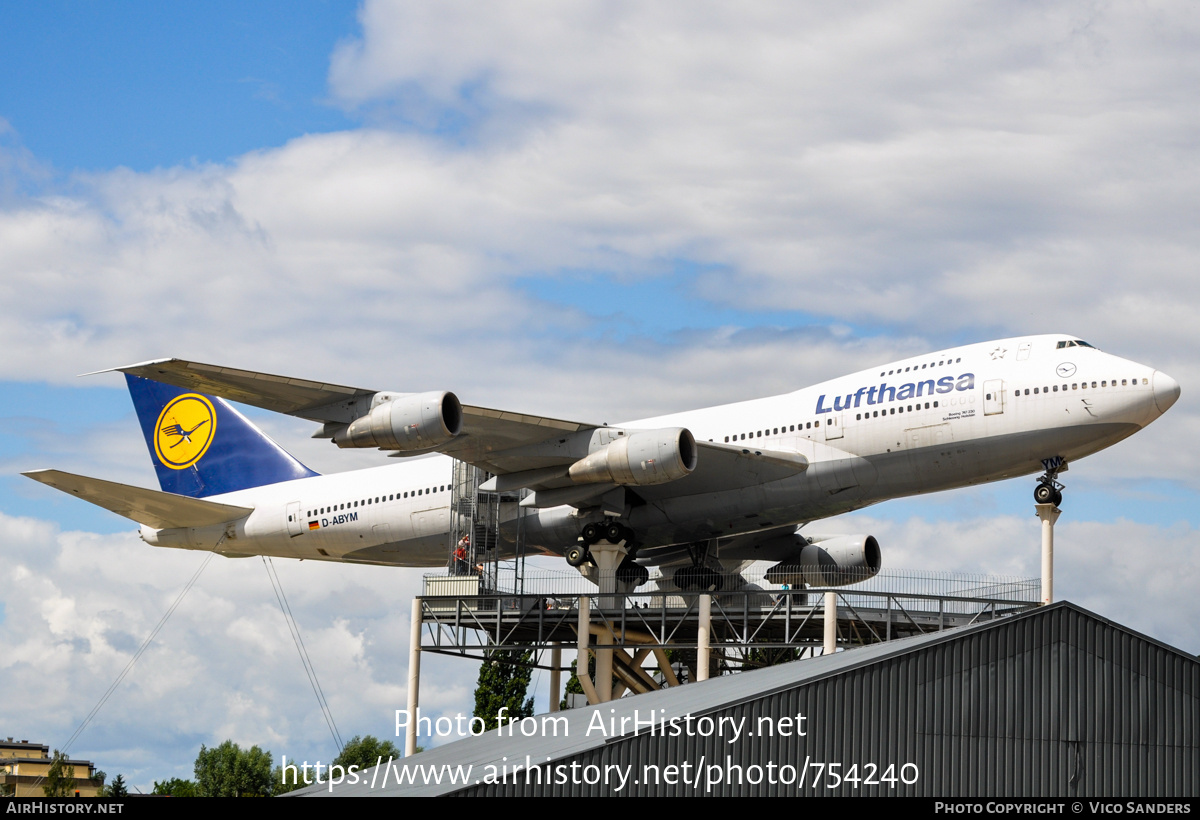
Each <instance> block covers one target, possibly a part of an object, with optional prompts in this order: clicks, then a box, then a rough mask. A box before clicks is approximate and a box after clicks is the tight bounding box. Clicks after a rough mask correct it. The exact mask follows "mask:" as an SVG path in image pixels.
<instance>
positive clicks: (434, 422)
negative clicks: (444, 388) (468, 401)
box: [333, 392, 463, 452]
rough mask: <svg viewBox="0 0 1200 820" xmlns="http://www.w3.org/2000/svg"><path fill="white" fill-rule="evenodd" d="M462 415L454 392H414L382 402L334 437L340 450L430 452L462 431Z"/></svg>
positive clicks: (460, 406)
mask: <svg viewBox="0 0 1200 820" xmlns="http://www.w3.org/2000/svg"><path fill="white" fill-rule="evenodd" d="M462 424H463V412H462V405H461V404H460V403H459V401H458V397H457V396H455V395H454V394H453V393H447V392H442V393H414V394H412V395H409V396H399V397H397V398H394V399H390V400H388V401H385V402H382V403H380V404H379V405H377V406H375V407H374V408H372V409H371V412H370V413H368V414H367V415H365V416H362V417H361V418H357V419H355V420H354V421H352V422H351V423H350V426H348V427H346V428H345V429H344V430H341V431H338V432H337V433H334V435H333V442H334V444H336V445H337V446H338V447H378V448H379V449H381V450H399V451H401V452H404V451H410V450H427V449H429V448H431V447H436V446H437V445H439V444H444V443H445V442H447V441H449V440H450V439H452V438H454V437H455V436H457V435H458V434H459V433H461V432H462Z"/></svg>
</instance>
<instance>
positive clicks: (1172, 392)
mask: <svg viewBox="0 0 1200 820" xmlns="http://www.w3.org/2000/svg"><path fill="white" fill-rule="evenodd" d="M1060 343H1066V345H1067V346H1065V347H1059V345H1060ZM1178 395H1179V388H1178V385H1177V384H1176V383H1175V382H1174V380H1172V379H1171V378H1170V377H1169V376H1166V375H1165V374H1163V373H1161V372H1159V371H1156V370H1155V369H1153V368H1151V367H1147V366H1146V365H1141V364H1137V363H1135V362H1131V361H1128V360H1125V359H1121V358H1118V357H1116V356H1112V355H1109V354H1106V353H1103V352H1101V351H1099V350H1096V349H1094V348H1091V347H1088V346H1080V345H1079V344H1078V342H1077V340H1076V337H1074V336H1069V335H1056V336H1031V337H1025V338H1016V339H1005V340H1001V341H996V342H986V343H982V344H973V345H967V346H964V347H959V348H954V349H949V350H943V351H940V352H937V353H933V354H930V355H926V356H918V357H913V358H912V359H907V360H904V361H900V362H893V363H890V364H886V365H881V366H879V367H874V368H870V369H868V370H863V371H861V372H858V373H854V374H852V375H849V376H844V377H841V378H838V379H834V380H832V381H828V382H824V383H822V384H818V385H815V386H813V387H807V388H804V389H802V390H798V391H796V392H794V393H788V394H786V395H782V396H774V397H770V398H764V399H757V400H754V401H746V402H740V403H738V404H730V405H723V406H720V407H710V408H707V409H703V410H695V411H691V412H687V413H678V414H673V415H669V416H661V417H658V418H651V419H643V420H639V421H634V422H630V423H628V424H622V425H619V426H620V427H622V428H626V429H656V428H665V427H686V428H688V429H689V430H690V431H691V432H692V434H693V435H694V436H695V438H696V439H697V440H704V441H712V442H717V443H729V444H737V445H739V446H750V447H753V448H757V449H761V450H771V451H784V452H798V453H800V454H802V455H804V456H805V457H806V458H807V459H808V460H809V462H810V464H809V467H808V469H807V470H805V471H804V472H802V473H799V474H797V475H795V476H792V477H790V478H786V479H782V480H778V481H772V482H769V483H764V484H760V485H755V486H751V487H746V488H742V489H738V490H732V491H729V492H722V493H705V494H696V495H688V494H687V493H686V485H685V484H684V483H683V482H686V481H687V479H686V478H685V479H681V480H680V484H679V488H678V489H679V492H678V494H675V495H671V494H667V495H666V497H660V498H659V500H652V501H648V502H647V503H644V504H639V505H635V506H633V507H632V508H631V509H630V510H629V511H628V515H627V517H625V518H624V519H623V520H624V521H625V522H626V523H628V524H629V525H630V526H631V527H633V528H634V530H635V531H636V532H637V533H638V537H639V540H640V541H641V545H642V547H643V551H642V552H641V553H640V554H641V555H643V556H653V555H654V552H655V550H661V551H662V554H663V555H666V552H667V551H669V549H670V547H671V546H672V545H679V544H685V543H691V542H701V541H708V540H711V539H714V538H722V537H725V536H738V535H743V534H746V533H754V532H761V531H763V530H766V529H770V528H776V527H781V526H786V525H800V524H804V523H807V522H809V521H813V520H816V519H820V518H824V517H827V516H830V515H836V514H839V513H843V512H847V511H849V510H853V509H858V508H861V507H864V506H866V505H869V504H874V503H877V502H879V501H884V500H886V499H889V498H898V497H902V496H909V495H915V494H919V493H927V492H933V491H937V490H944V489H949V488H952V487H961V486H966V485H971V484H978V483H982V482H987V481H995V480H998V479H1002V478H1008V477H1012V476H1019V475H1026V474H1029V473H1034V472H1040V471H1041V470H1042V469H1043V467H1042V464H1041V461H1042V459H1047V458H1053V457H1055V456H1060V457H1062V458H1065V459H1066V460H1067V461H1073V460H1075V459H1079V458H1082V457H1083V456H1086V455H1089V454H1091V453H1094V452H1097V451H1098V450H1101V449H1103V448H1105V447H1108V446H1109V445H1111V444H1114V443H1115V442H1117V441H1120V440H1121V439H1123V438H1126V437H1127V436H1129V435H1131V434H1133V433H1134V432H1136V431H1137V430H1139V429H1141V428H1142V427H1144V426H1146V425H1147V424H1149V423H1150V422H1151V421H1153V420H1154V419H1156V418H1158V417H1159V416H1160V415H1162V413H1163V412H1165V411H1166V409H1167V408H1168V407H1170V406H1171V404H1172V403H1173V402H1174V401H1175V399H1176V397H1177V396H1178ZM751 442H752V443H751ZM451 465H452V460H451V459H450V458H447V457H444V456H433V457H426V458H418V459H413V460H411V461H405V462H402V463H399V464H394V465H389V466H385V467H378V468H374V469H368V470H359V471H354V472H347V473H340V474H333V475H325V476H318V477H315V478H307V479H301V480H298V481H289V482H284V483H280V484H272V485H267V486H262V487H256V488H253V489H248V490H242V491H239V492H235V493H229V494H226V495H221V496H214V497H212V498H211V500H213V501H220V502H224V503H228V504H234V505H239V506H244V507H252V508H253V509H254V512H253V513H251V514H250V515H249V516H248V517H247V518H245V519H243V520H241V521H239V522H237V523H236V524H235V525H222V526H221V527H217V528H207V529H205V530H194V531H190V532H189V533H188V534H187V535H186V536H184V535H183V534H182V533H179V534H178V535H176V536H175V537H171V536H170V533H171V532H172V531H158V532H156V531H154V530H151V529H149V528H143V537H144V538H145V539H146V540H147V541H149V542H150V543H160V544H162V545H165V546H184V547H193V548H201V549H213V548H214V547H215V548H216V549H217V550H218V551H219V552H222V553H226V554H234V555H259V554H265V555H273V556H282V557H290V558H307V559H314V560H333V561H363V562H368V563H380V564H391V565H397V566H437V565H444V564H446V562H447V560H448V557H449V548H450V545H449V532H450V524H451V521H450V499H451V494H452V493H451V481H452V477H451V471H452V466H451ZM665 486H670V485H665ZM632 489H633V491H634V492H635V493H636V491H637V488H632ZM660 496H661V494H660ZM512 514H513V515H515V514H516V511H515V508H514V509H513V510H512ZM289 517H290V519H291V520H289ZM580 524H581V521H580V518H579V517H578V514H577V513H576V511H575V510H574V509H573V508H571V507H556V508H551V509H533V510H529V511H528V514H527V515H526V518H525V521H524V524H523V527H524V533H525V536H524V537H525V541H526V545H527V547H529V548H530V549H533V550H543V551H546V552H556V553H557V552H561V551H562V550H563V549H564V548H565V547H567V546H568V545H570V544H572V543H574V541H575V537H576V535H577V534H578V532H579V527H580ZM218 541H220V543H219V544H218V543H217V542H218ZM722 555H723V556H724V555H725V554H724V553H723V554H722ZM729 557H735V558H736V557H739V556H736V555H731V556H729ZM745 557H753V556H750V555H747V556H745Z"/></svg>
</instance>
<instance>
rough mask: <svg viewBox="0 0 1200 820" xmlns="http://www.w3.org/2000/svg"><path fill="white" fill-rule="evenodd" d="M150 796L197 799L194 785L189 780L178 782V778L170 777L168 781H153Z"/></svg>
mask: <svg viewBox="0 0 1200 820" xmlns="http://www.w3.org/2000/svg"><path fill="white" fill-rule="evenodd" d="M150 793H151V794H166V795H170V796H171V797H198V796H199V795H198V794H197V792H196V784H195V783H193V782H192V781H190V780H180V779H179V778H178V777H172V778H171V779H170V780H163V781H162V782H159V781H157V780H155V781H154V789H153V790H152V791H151V792H150Z"/></svg>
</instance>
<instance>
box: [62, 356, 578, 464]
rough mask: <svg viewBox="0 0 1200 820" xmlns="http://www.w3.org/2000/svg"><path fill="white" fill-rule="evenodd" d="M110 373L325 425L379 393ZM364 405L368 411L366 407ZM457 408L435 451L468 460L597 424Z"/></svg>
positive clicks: (187, 368)
mask: <svg viewBox="0 0 1200 820" xmlns="http://www.w3.org/2000/svg"><path fill="white" fill-rule="evenodd" d="M112 371H118V372H121V373H129V374H130V375H133V376H140V377H142V378H143V379H150V380H152V381H156V382H163V383H165V384H173V385H175V386H176V387H183V388H186V389H188V390H195V391H197V392H199V393H208V394H211V395H214V396H220V397H221V398H224V399H229V400H231V401H237V402H241V403H242V404H249V405H251V406H253V407H261V408H263V409H264V410H274V411H275V412H276V413H286V414H288V415H289V416H298V417H300V418H302V419H309V420H310V421H317V422H325V423H329V424H349V423H350V422H352V421H354V420H355V419H356V418H358V417H359V416H361V415H363V414H364V405H369V402H370V400H371V398H372V397H373V396H375V394H376V393H378V392H380V391H377V390H368V389H365V388H361V387H347V386H345V385H341V384H330V383H328V382H316V381H309V380H307V379H296V378H290V377H287V376H273V375H271V374H269V373H256V372H254V371H252V370H237V369H235V368H232V367H221V366H219V365H213V364H202V363H200V362H189V361H185V360H183V359H155V360H153V361H149V362H142V363H140V364H131V365H128V366H127V367H114V368H111V369H110V370H98V371H96V372H97V373H109V372H112ZM85 375H89V376H90V375H93V374H91V373H88V374H85ZM366 409H370V408H369V406H367V407H366ZM462 410H463V432H462V434H461V435H460V436H458V438H456V439H455V440H454V441H451V442H448V443H447V444H446V445H445V446H442V447H438V448H437V452H440V453H446V454H447V455H452V456H454V457H455V458H458V459H460V460H462V461H467V462H470V463H472V464H476V463H479V462H480V461H482V460H483V458H484V456H485V455H486V454H487V453H492V452H496V451H499V450H511V449H512V448H515V447H520V446H523V445H529V444H537V443H539V442H542V441H545V440H547V439H550V438H553V437H554V436H555V435H559V434H562V433H576V432H579V431H580V430H589V429H592V428H595V427H600V426H601V425H599V424H581V423H579V422H574V421H562V420H561V419H551V418H545V417H543V416H532V415H529V414H527V413H512V412H508V411H505V410H493V409H491V408H488V407H474V406H472V405H467V404H464V405H463V406H462ZM406 455H416V453H406ZM505 472H508V471H507V470H506V471H505Z"/></svg>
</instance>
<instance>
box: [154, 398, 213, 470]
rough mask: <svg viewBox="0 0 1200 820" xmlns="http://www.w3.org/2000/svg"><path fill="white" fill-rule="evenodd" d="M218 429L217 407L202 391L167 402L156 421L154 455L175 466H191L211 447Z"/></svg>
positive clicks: (183, 467)
mask: <svg viewBox="0 0 1200 820" xmlns="http://www.w3.org/2000/svg"><path fill="white" fill-rule="evenodd" d="M216 429H217V411H216V410H214V409H213V406H212V402H210V401H209V400H208V399H206V398H204V396H201V395H199V394H198V393H184V394H183V395H182V396H176V397H175V398H174V399H172V400H171V401H169V402H167V406H166V407H164V408H163V410H162V412H161V413H159V414H158V423H157V424H155V425H154V455H156V456H157V457H158V460H159V462H160V463H161V464H163V465H164V466H166V467H170V468H171V469H172V470H183V469H186V468H188V467H191V466H192V465H193V464H195V463H196V462H197V461H199V460H200V457H201V456H203V455H204V454H205V452H207V451H208V445H209V444H211V443H212V440H213V433H215V432H216Z"/></svg>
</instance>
